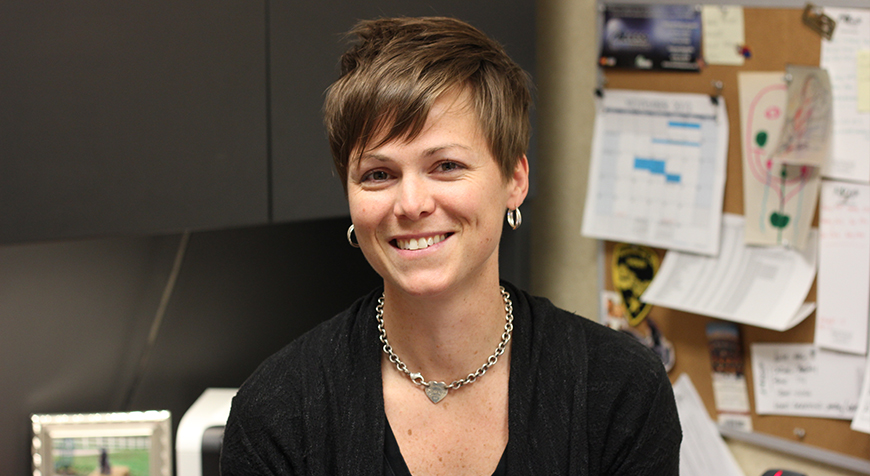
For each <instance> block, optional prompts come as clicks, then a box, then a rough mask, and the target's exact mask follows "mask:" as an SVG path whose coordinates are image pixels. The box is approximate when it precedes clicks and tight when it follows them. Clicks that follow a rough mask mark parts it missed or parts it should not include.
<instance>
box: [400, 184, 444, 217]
mask: <svg viewBox="0 0 870 476" xmlns="http://www.w3.org/2000/svg"><path fill="white" fill-rule="evenodd" d="M430 188H431V187H430V185H429V184H427V183H426V181H425V180H423V179H421V178H417V177H409V176H405V177H403V178H402V182H401V184H400V186H399V194H398V197H396V203H395V206H394V208H393V211H394V213H395V214H396V216H400V217H406V218H408V219H411V220H417V219H420V218H422V217H424V216H426V215H428V214H430V213H432V211H433V210H434V209H435V200H434V198H433V197H432V190H430Z"/></svg>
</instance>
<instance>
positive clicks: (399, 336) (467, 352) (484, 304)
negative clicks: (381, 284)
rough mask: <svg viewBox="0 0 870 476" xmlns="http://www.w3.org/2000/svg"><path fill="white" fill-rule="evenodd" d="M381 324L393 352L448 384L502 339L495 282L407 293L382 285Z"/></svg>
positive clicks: (475, 365)
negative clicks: (433, 293)
mask: <svg viewBox="0 0 870 476" xmlns="http://www.w3.org/2000/svg"><path fill="white" fill-rule="evenodd" d="M385 292H386V301H385V304H384V328H385V329H386V332H387V336H388V339H389V341H390V345H391V346H392V348H393V351H394V352H395V353H396V355H398V356H399V358H401V359H402V361H403V362H405V364H406V365H407V366H408V369H409V370H410V371H411V372H419V373H421V374H423V376H424V378H425V379H426V380H427V381H431V380H435V381H444V382H446V383H448V384H449V383H450V382H452V381H454V380H457V379H460V378H463V377H465V376H467V375H468V374H469V373H472V372H474V371H475V370H477V368H479V367H480V366H481V365H482V364H483V363H484V362H486V360H487V358H488V357H489V356H490V355H491V354H492V353H493V351H494V350H495V348H496V346H497V345H498V343H499V342H500V341H501V339H502V333H503V332H504V326H505V306H504V299H503V297H502V295H501V291H500V289H499V283H498V281H497V280H496V281H493V283H490V284H489V285H481V286H478V287H477V288H475V289H470V288H466V289H459V290H456V291H453V292H445V293H441V294H439V295H437V296H425V297H420V296H408V295H406V294H404V293H402V292H401V291H398V290H394V289H391V288H389V286H387V289H386V291H385Z"/></svg>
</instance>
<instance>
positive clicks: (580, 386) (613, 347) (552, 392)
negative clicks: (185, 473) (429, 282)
mask: <svg viewBox="0 0 870 476" xmlns="http://www.w3.org/2000/svg"><path fill="white" fill-rule="evenodd" d="M503 285H504V286H505V287H506V288H507V290H508V292H510V294H511V299H512V301H513V303H514V332H513V338H512V341H511V346H512V348H511V362H510V366H511V368H510V383H509V386H510V388H509V392H510V395H509V402H508V404H509V410H508V411H509V438H508V445H507V449H506V450H505V454H506V457H507V473H508V474H509V475H516V476H528V475H589V476H592V475H631V476H640V475H654V476H668V475H674V476H676V475H678V474H679V471H678V466H679V448H680V440H681V438H682V436H681V431H680V422H679V418H678V416H677V410H676V405H675V403H674V395H673V391H672V389H671V385H670V382H669V381H668V378H667V374H666V373H665V370H664V368H663V366H662V363H661V361H660V360H659V359H658V357H656V356H655V355H654V354H653V352H652V351H650V350H649V349H647V348H645V347H643V346H642V345H640V344H639V343H638V342H636V341H635V340H634V339H631V338H630V337H628V336H626V335H624V334H621V333H618V332H615V331H612V330H610V329H608V328H606V327H604V326H602V325H600V324H597V323H595V322H592V321H589V320H587V319H583V318H580V317H578V316H577V315H575V314H571V313H569V312H566V311H563V310H561V309H558V308H556V307H555V306H553V304H552V303H551V302H550V301H548V300H546V299H542V298H537V297H532V296H530V295H528V294H527V293H525V292H523V291H518V290H517V289H516V288H514V287H512V286H511V285H510V284H507V283H503ZM380 294H381V290H375V291H373V292H372V293H370V294H369V295H368V296H365V297H364V298H361V299H359V300H358V301H357V302H355V303H354V304H353V305H352V306H351V307H350V308H349V309H347V310H346V311H344V312H342V313H341V314H339V315H337V316H335V317H334V318H332V319H331V320H329V321H327V322H324V323H323V324H321V325H320V326H318V327H317V328H315V329H313V330H312V331H310V332H308V333H307V334H305V335H303V336H302V337H300V338H299V339H296V340H295V341H293V342H292V343H290V344H289V345H288V346H286V347H285V348H284V349H282V350H281V351H279V352H278V353H276V354H275V355H273V356H272V357H270V358H269V359H268V360H266V361H265V362H264V363H263V364H262V365H261V366H260V368H259V369H257V371H256V372H255V373H254V374H253V375H252V376H251V377H250V378H249V379H248V380H247V381H246V382H245V384H244V385H243V386H242V387H241V389H240V390H239V393H238V395H237V396H236V397H235V398H234V399H233V405H232V411H231V413H230V417H229V420H228V421H227V426H226V430H225V434H224V442H223V451H222V455H221V473H222V475H224V476H234V475H269V474H273V475H348V476H351V475H352V476H360V475H381V474H383V471H384V402H383V392H382V388H381V349H380V343H379V340H378V330H377V325H376V322H375V310H374V309H375V302H376V300H377V298H378V297H379V296H380Z"/></svg>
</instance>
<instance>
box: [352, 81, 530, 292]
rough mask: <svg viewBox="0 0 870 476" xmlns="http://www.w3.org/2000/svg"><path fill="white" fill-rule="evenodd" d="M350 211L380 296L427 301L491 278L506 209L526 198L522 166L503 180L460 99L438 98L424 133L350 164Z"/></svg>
mask: <svg viewBox="0 0 870 476" xmlns="http://www.w3.org/2000/svg"><path fill="white" fill-rule="evenodd" d="M347 182H348V183H347V185H348V187H347V189H348V202H349V205H350V214H351V219H352V220H353V223H354V229H355V232H356V236H357V240H358V241H359V244H360V248H361V249H362V251H363V253H364V254H365V256H366V259H367V260H368V261H369V263H370V264H371V265H372V267H373V268H374V269H375V271H377V272H378V274H380V275H381V277H383V278H384V285H385V286H386V287H387V289H388V290H389V289H391V288H393V289H395V290H396V291H403V292H405V293H408V294H411V295H421V296H422V295H434V294H438V293H441V292H444V291H448V290H451V289H460V288H458V287H459V286H461V287H462V288H466V287H468V286H473V285H474V284H478V283H483V282H491V281H490V280H492V279H497V278H498V244H499V238H500V237H501V230H502V223H503V220H504V214H505V211H506V210H507V209H508V208H511V209H513V208H516V207H518V206H519V205H520V204H521V203H522V201H523V199H524V198H525V196H526V192H527V189H528V162H527V161H526V159H525V157H523V158H522V160H520V161H519V163H518V165H517V167H516V170H515V171H514V174H513V176H512V177H510V178H509V179H508V180H505V178H504V177H503V176H502V174H501V173H500V171H499V167H498V165H497V164H496V161H495V159H494V157H493V156H492V154H491V153H490V151H489V147H488V146H487V143H486V140H485V138H484V136H483V134H482V133H481V131H480V126H479V124H478V121H477V117H476V116H475V114H474V111H473V108H472V106H471V105H470V103H469V96H468V94H467V93H466V92H465V91H456V92H450V93H446V94H444V95H443V96H442V97H441V98H439V99H438V100H437V101H436V102H435V103H434V104H433V107H432V109H431V111H430V113H429V117H428V118H427V120H426V124H425V126H424V128H423V131H422V132H421V134H420V135H419V136H417V137H416V138H415V139H414V140H412V141H410V142H406V141H403V140H401V139H399V140H393V141H390V142H387V143H386V144H384V145H382V146H380V147H377V148H375V149H371V150H367V151H365V153H363V154H362V158H361V159H360V160H359V162H353V163H351V165H350V167H349V170H348V179H347Z"/></svg>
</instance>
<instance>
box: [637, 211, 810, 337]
mask: <svg viewBox="0 0 870 476" xmlns="http://www.w3.org/2000/svg"><path fill="white" fill-rule="evenodd" d="M721 243H722V246H721V250H720V252H719V256H702V255H697V254H692V253H684V252H679V251H669V252H668V253H667V254H666V255H665V258H664V260H662V264H661V267H660V268H659V272H658V274H656V276H655V278H653V281H652V283H650V285H649V287H648V288H647V289H646V292H644V293H643V295H642V296H641V301H643V302H646V303H650V304H654V305H657V306H663V307H668V308H671V309H677V310H681V311H686V312H691V313H694V314H701V315H705V316H711V317H716V318H719V319H725V320H729V321H733V322H739V323H743V324H749V325H753V326H758V327H764V328H767V329H773V330H777V331H784V330H787V329H790V328H792V327H794V326H795V325H797V324H798V323H799V322H801V321H802V320H804V319H805V318H806V317H807V316H809V315H810V314H811V313H812V312H813V310H814V309H815V303H804V300H805V299H806V297H807V293H808V292H809V290H810V287H811V286H812V283H813V278H814V277H815V274H816V264H817V259H816V258H817V249H818V246H817V243H818V232H817V230H815V229H814V230H812V231H811V233H810V236H809V242H808V246H806V247H805V249H803V250H796V249H790V248H783V247H761V246H748V245H746V244H745V243H744V241H743V217H741V216H739V215H732V214H725V215H724V217H723V222H722V239H721Z"/></svg>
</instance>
